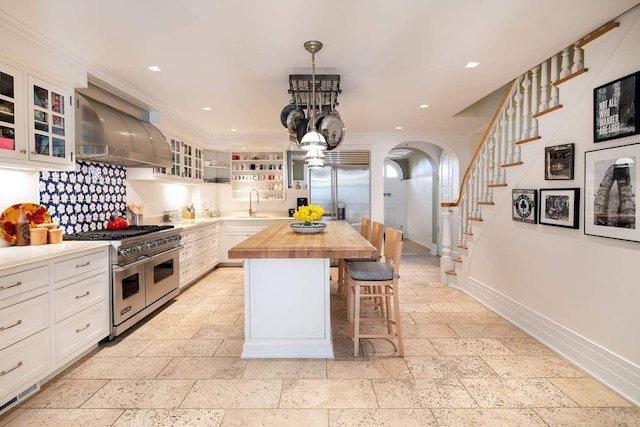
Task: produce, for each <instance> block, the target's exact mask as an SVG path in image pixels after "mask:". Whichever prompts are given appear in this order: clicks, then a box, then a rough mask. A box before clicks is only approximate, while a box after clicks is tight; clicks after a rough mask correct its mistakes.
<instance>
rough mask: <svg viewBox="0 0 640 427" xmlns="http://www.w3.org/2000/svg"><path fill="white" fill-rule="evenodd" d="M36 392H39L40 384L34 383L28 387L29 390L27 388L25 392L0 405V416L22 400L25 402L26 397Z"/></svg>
mask: <svg viewBox="0 0 640 427" xmlns="http://www.w3.org/2000/svg"><path fill="white" fill-rule="evenodd" d="M38 390H40V384H37V383H36V384H33V385H32V386H30V387H29V388H27V389H26V390H24V391H22V392H20V393H18V395H17V396H14V397H12V398H11V399H9V400H8V401H6V402H5V403H3V404H2V405H0V414H2V413H3V412H5V411H7V410H9V409H10V408H12V407H14V406H15V405H16V404H17V403H19V402H22V401H23V400H25V399H26V398H27V397H29V396H31V395H32V394H33V393H35V392H36V391H38Z"/></svg>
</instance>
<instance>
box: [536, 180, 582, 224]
mask: <svg viewBox="0 0 640 427" xmlns="http://www.w3.org/2000/svg"><path fill="white" fill-rule="evenodd" d="M579 203H580V189H579V188H548V189H545V188H542V189H540V224H545V225H554V226H557V227H567V228H578V226H579V225H578V224H579Z"/></svg>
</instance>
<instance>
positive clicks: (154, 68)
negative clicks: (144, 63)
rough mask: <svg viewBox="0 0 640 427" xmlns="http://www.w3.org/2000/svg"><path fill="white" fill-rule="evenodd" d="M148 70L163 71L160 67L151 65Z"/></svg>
mask: <svg viewBox="0 0 640 427" xmlns="http://www.w3.org/2000/svg"><path fill="white" fill-rule="evenodd" d="M147 68H148V69H149V70H151V71H162V69H160V67H158V66H157V65H149V66H148V67H147Z"/></svg>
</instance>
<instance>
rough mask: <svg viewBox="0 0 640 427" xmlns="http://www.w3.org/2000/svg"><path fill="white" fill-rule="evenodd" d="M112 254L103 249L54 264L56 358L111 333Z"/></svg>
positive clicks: (67, 356)
mask: <svg viewBox="0 0 640 427" xmlns="http://www.w3.org/2000/svg"><path fill="white" fill-rule="evenodd" d="M108 268H109V254H108V252H107V250H106V249H101V250H98V251H94V252H91V253H86V254H82V255H75V256H69V257H64V258H61V259H59V260H58V261H56V262H55V264H54V280H55V282H54V288H55V290H54V292H53V300H54V303H53V305H54V307H55V310H54V311H55V313H54V321H55V362H56V363H57V364H63V363H65V362H68V361H69V360H70V359H71V358H72V357H73V356H77V355H78V354H80V353H82V352H83V351H84V350H86V349H87V348H89V347H91V346H92V345H94V344H96V343H97V342H99V341H100V340H101V339H103V338H104V337H106V336H107V335H109V274H108Z"/></svg>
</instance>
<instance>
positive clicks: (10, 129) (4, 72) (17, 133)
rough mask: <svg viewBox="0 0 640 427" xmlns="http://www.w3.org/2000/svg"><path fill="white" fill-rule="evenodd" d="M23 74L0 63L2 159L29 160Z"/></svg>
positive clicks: (0, 137) (0, 149) (0, 142)
mask: <svg viewBox="0 0 640 427" xmlns="http://www.w3.org/2000/svg"><path fill="white" fill-rule="evenodd" d="M24 99H25V96H24V82H23V78H22V72H21V71H20V70H18V69H16V68H13V67H10V66H8V65H4V64H2V63H0V157H1V158H3V159H15V160H24V159H26V158H27V134H26V127H25V124H24V111H25V107H24Z"/></svg>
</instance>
